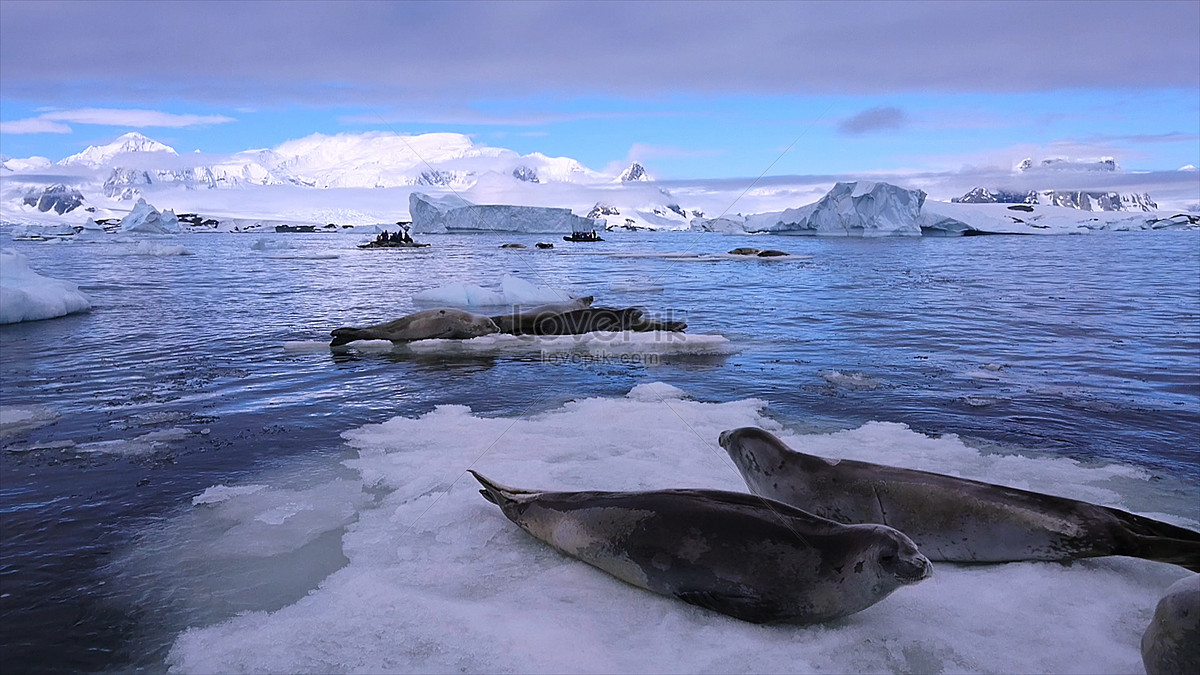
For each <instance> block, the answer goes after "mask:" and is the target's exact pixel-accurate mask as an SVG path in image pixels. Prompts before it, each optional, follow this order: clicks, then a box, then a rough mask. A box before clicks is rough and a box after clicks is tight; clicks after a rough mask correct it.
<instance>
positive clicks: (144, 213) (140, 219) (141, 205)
mask: <svg viewBox="0 0 1200 675" xmlns="http://www.w3.org/2000/svg"><path fill="white" fill-rule="evenodd" d="M121 231H122V232H139V233H142V234H175V233H177V232H179V218H176V217H175V212H174V211H171V210H170V209H167V210H166V211H159V210H158V209H156V208H154V207H153V206H150V205H149V204H147V203H146V200H145V199H139V200H138V201H137V204H135V205H134V207H133V210H131V211H130V212H129V215H127V216H125V217H124V218H122V219H121Z"/></svg>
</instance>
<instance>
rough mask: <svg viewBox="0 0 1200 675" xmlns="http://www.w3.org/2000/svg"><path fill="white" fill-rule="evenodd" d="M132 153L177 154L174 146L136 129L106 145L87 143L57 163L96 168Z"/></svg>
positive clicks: (172, 155) (173, 155)
mask: <svg viewBox="0 0 1200 675" xmlns="http://www.w3.org/2000/svg"><path fill="white" fill-rule="evenodd" d="M133 153H136V154H139V155H145V154H149V153H164V154H166V155H168V156H171V157H175V156H177V155H178V154H179V153H177V152H175V149H174V148H172V147H170V146H168V145H163V144H162V143H159V142H158V141H156V140H154V139H151V138H146V137H145V136H143V135H141V134H139V133H137V132H136V131H131V132H129V133H127V134H125V135H123V136H121V137H120V138H118V139H117V140H115V141H113V142H112V143H109V144H108V145H89V146H88V147H87V149H86V150H84V151H83V152H80V153H78V154H74V155H71V156H70V157H67V158H65V159H63V160H62V161H60V162H59V164H60V165H61V166H90V167H96V168H98V167H102V166H106V165H112V164H113V163H114V161H116V160H118V159H119V158H120V157H121V156H122V155H128V154H133Z"/></svg>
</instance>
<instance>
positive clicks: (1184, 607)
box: [1142, 574, 1200, 675]
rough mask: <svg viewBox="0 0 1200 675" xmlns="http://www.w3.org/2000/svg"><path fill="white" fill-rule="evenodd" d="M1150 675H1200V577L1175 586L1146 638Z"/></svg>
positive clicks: (1161, 602) (1144, 654)
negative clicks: (1199, 674) (1188, 674)
mask: <svg viewBox="0 0 1200 675" xmlns="http://www.w3.org/2000/svg"><path fill="white" fill-rule="evenodd" d="M1142 665H1144V666H1146V673H1147V675H1175V674H1176V673H1200V574H1193V575H1191V576H1189V577H1186V578H1183V579H1180V580H1179V581H1176V582H1175V583H1173V584H1171V587H1170V588H1168V589H1167V592H1166V593H1165V594H1164V595H1163V597H1162V599H1161V600H1159V601H1158V606H1157V607H1156V608H1155V609H1154V618H1153V619H1151V620H1150V625H1149V626H1147V627H1146V632H1145V633H1143V634H1142Z"/></svg>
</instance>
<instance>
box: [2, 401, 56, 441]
mask: <svg viewBox="0 0 1200 675" xmlns="http://www.w3.org/2000/svg"><path fill="white" fill-rule="evenodd" d="M56 419H58V413H57V412H56V411H54V410H51V409H50V408H47V407H44V406H16V405H0V438H5V437H7V436H15V435H17V434H20V433H24V432H26V431H30V430H32V429H36V428H38V427H41V426H45V425H47V424H49V423H51V422H53V421H54V420H56Z"/></svg>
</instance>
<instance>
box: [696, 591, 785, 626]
mask: <svg viewBox="0 0 1200 675" xmlns="http://www.w3.org/2000/svg"><path fill="white" fill-rule="evenodd" d="M675 597H677V598H679V599H680V600H682V601H684V602H686V603H688V604H689V605H695V606H697V607H703V608H704V609H708V610H712V611H714V612H719V613H721V614H724V615H726V616H732V617H733V618H735V619H741V620H742V621H749V622H750V623H775V622H778V621H783V620H785V619H787V618H788V617H787V615H785V614H784V613H783V612H782V611H780V607H779V604H778V603H772V602H767V601H765V600H763V599H762V598H760V597H757V596H753V595H738V594H733V593H718V592H716V591H675Z"/></svg>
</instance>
